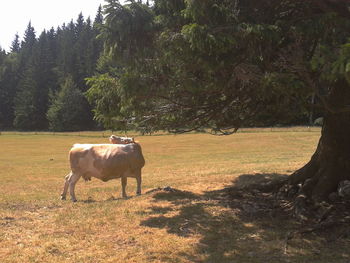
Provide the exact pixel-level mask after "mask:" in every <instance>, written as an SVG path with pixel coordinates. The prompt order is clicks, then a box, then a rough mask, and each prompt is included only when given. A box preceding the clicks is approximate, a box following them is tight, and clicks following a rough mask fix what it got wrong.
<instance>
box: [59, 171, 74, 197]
mask: <svg viewBox="0 0 350 263" xmlns="http://www.w3.org/2000/svg"><path fill="white" fill-rule="evenodd" d="M71 175H72V172H70V173H69V174H67V175H66V177H65V178H64V186H63V191H62V194H61V200H66V195H67V190H68V186H69V177H70V176H71Z"/></svg>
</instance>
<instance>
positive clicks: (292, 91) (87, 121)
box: [0, 0, 347, 134]
mask: <svg viewBox="0 0 350 263" xmlns="http://www.w3.org/2000/svg"><path fill="white" fill-rule="evenodd" d="M264 3H265V2H264ZM264 3H261V1H258V0H249V1H247V2H239V1H238V2H237V1H231V0H225V1H221V0H210V1H200V0H198V1H197V0H196V1H184V0H173V1H169V0H155V1H152V5H150V4H149V2H148V1H140V0H134V1H127V3H126V4H121V3H120V2H119V1H117V0H106V5H105V6H104V10H102V8H101V7H100V8H99V9H98V11H97V14H96V17H95V18H94V20H93V21H92V20H91V19H90V18H87V19H85V18H84V17H83V15H82V14H80V15H79V16H78V18H77V19H76V20H75V21H71V22H70V23H68V24H64V25H62V26H61V27H59V28H57V29H51V30H49V31H43V32H42V33H41V34H40V35H39V36H37V35H36V32H35V29H34V28H33V27H32V25H31V24H30V23H29V25H28V27H27V30H26V31H25V34H24V38H23V41H21V42H20V41H19V37H18V36H16V37H15V39H14V41H13V43H12V46H11V50H10V52H8V53H7V52H5V51H4V50H0V129H2V130H4V129H7V130H9V129H16V130H54V131H74V130H90V129H95V128H102V127H104V128H108V129H115V130H117V129H121V130H125V129H136V130H141V131H143V132H153V131H156V130H168V131H170V132H185V131H191V130H201V129H207V128H211V129H212V131H213V132H214V133H224V134H225V133H226V130H229V131H230V132H231V131H232V130H233V131H235V130H236V129H237V128H239V127H250V126H273V125H277V124H279V125H301V124H309V123H310V122H312V121H313V120H315V119H316V118H317V117H319V116H321V115H322V110H320V108H315V106H314V105H315V104H320V103H319V101H317V99H315V88H313V87H323V88H321V89H320V93H322V94H324V93H325V92H326V90H325V88H324V87H328V86H329V85H331V84H329V83H328V82H327V81H329V79H331V77H329V75H332V74H333V73H332V74H328V73H327V72H326V73H327V74H328V75H327V74H326V73H324V72H323V71H325V69H328V68H331V67H333V64H334V63H335V64H334V65H336V63H338V62H339V61H340V58H342V54H343V53H342V54H340V55H339V56H338V55H337V52H338V51H337V50H339V49H338V46H341V44H343V43H345V42H344V39H345V37H344V36H343V35H344V34H343V32H347V31H346V30H347V28H346V26H347V24H346V23H344V22H343V21H341V20H340V19H339V18H337V17H335V18H333V17H332V16H329V15H328V13H329V12H328V11H327V12H326V14H323V13H320V14H318V13H317V12H316V13H317V14H318V16H317V17H313V16H312V17H310V18H307V20H305V21H306V22H305V21H304V20H303V19H304V18H303V19H301V20H300V21H299V20H297V21H295V20H294V17H293V16H292V15H290V14H293V13H294V12H301V10H306V11H305V12H306V14H307V15H308V14H309V13H313V12H314V10H313V8H314V6H313V4H310V3H304V2H303V1H301V2H298V6H297V7H296V6H295V3H294V1H289V0H288V1H283V2H281V3H280V2H276V3H275V2H274V3H272V2H271V3H270V2H268V1H267V2H266V5H265V4H264ZM102 12H103V13H104V15H105V17H103V15H102ZM308 12H309V13H308ZM270 13H271V14H270ZM286 14H288V15H286ZM298 14H299V13H298ZM299 16H300V17H303V16H304V14H303V13H302V12H301V14H299ZM338 20H339V21H340V22H338ZM298 21H299V22H298ZM334 21H336V22H337V23H338V24H337V26H334V25H333V23H334ZM318 24H319V25H322V27H321V26H315V25H318ZM291 25H293V26H291ZM338 25H340V26H338ZM342 28H346V29H345V30H343V29H342ZM310 32H311V33H312V34H311V33H310ZM324 32H328V33H327V34H326V35H325V33H324ZM332 32H333V33H332ZM331 33H332V34H331ZM333 39H335V40H336V41H338V42H337V43H338V46H333V44H332V43H333V42H334V41H335V40H334V41H333ZM334 43H335V42H334ZM339 43H340V44H339ZM327 50H330V52H328V51H327ZM297 51H298V52H297ZM325 51H327V52H325ZM333 51H334V52H333ZM344 52H345V51H344ZM330 54H335V55H334V56H331V55H330ZM344 54H345V53H344ZM327 56H328V57H327ZM320 57H322V59H323V58H324V57H325V58H327V59H323V60H321V59H319V58H320ZM327 61H328V62H327ZM326 62H327V63H328V64H329V63H331V62H332V63H333V62H334V63H333V64H332V65H331V66H329V65H328V64H327V63H326ZM339 63H342V62H339ZM323 64H327V66H323ZM290 65H292V66H290ZM332 72H333V71H332ZM305 74H306V76H305ZM323 75H324V77H322V78H321V77H318V76H323ZM333 75H334V74H333ZM333 75H332V76H333ZM320 79H321V80H322V81H323V80H327V81H325V84H322V85H321V84H319V83H318V82H319V80H320Z"/></svg>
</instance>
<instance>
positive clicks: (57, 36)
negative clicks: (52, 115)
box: [0, 7, 103, 130]
mask: <svg viewBox="0 0 350 263" xmlns="http://www.w3.org/2000/svg"><path fill="white" fill-rule="evenodd" d="M102 24H103V17H102V9H101V7H100V8H99V9H98V13H97V16H96V19H95V22H94V24H92V23H91V20H90V18H87V19H86V20H85V19H84V16H83V15H82V14H79V16H78V18H77V20H76V22H70V23H69V24H67V25H63V26H62V27H59V28H57V30H55V29H53V28H51V29H50V30H49V31H46V30H44V31H43V32H41V34H40V35H39V36H38V37H37V35H36V32H35V29H34V28H33V26H32V25H31V23H29V24H28V26H27V29H26V31H25V33H24V38H23V41H21V43H20V42H19V36H18V34H16V36H15V38H14V41H13V42H12V45H11V47H10V53H5V52H4V51H2V50H0V105H1V107H0V129H13V128H15V129H20V130H46V129H48V128H49V127H51V128H52V127H60V128H59V129H60V130H62V129H69V130H72V129H74V130H77V129H80V130H84V129H91V128H93V127H94V122H93V120H92V114H91V107H90V105H89V104H88V103H87V101H86V99H85V98H84V97H83V95H82V94H83V92H84V91H86V89H87V86H86V83H85V78H87V77H89V76H92V75H93V74H94V72H95V69H96V63H97V60H98V58H99V56H100V54H101V52H102V49H103V45H102V40H97V39H96V36H97V35H98V34H99V33H100V27H101V26H102ZM67 78H72V81H73V82H74V85H75V89H76V91H74V92H73V91H72V92H68V93H69V94H72V96H74V98H72V99H73V100H75V103H80V102H81V105H79V107H82V108H79V111H80V113H81V114H82V116H85V117H84V118H80V119H78V121H77V123H76V124H74V125H73V124H72V123H71V122H72V119H71V118H69V119H68V120H67V122H66V123H68V124H64V123H63V124H62V125H61V126H59V125H58V124H57V120H58V119H57V118H56V119H55V121H56V122H55V124H51V123H49V121H50V120H49V119H48V118H47V112H48V109H49V108H50V107H51V108H52V106H53V105H52V106H51V102H54V101H56V98H53V97H52V96H54V95H53V94H56V95H57V94H60V89H61V87H63V86H64V85H63V84H65V83H66V79H67ZM65 94H67V92H66V93H65ZM50 96H51V98H50ZM61 96H62V95H61ZM56 104H57V103H56ZM55 106H57V105H55ZM82 112H83V113H82ZM65 114H66V115H63V116H67V117H69V114H67V113H65ZM73 115H74V114H73ZM60 121H62V122H64V121H65V120H63V119H60ZM77 125H78V126H79V128H78V127H77ZM62 127H64V128H62ZM55 129H56V128H55Z"/></svg>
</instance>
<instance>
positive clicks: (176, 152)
mask: <svg viewBox="0 0 350 263" xmlns="http://www.w3.org/2000/svg"><path fill="white" fill-rule="evenodd" d="M287 131H288V132H287ZM109 135H110V132H104V133H103V132H80V133H64V134H62V133H60V134H52V133H46V134H45V133H14V132H2V134H1V135H0V179H1V182H2V187H1V188H0V259H1V262H349V260H350V258H349V256H350V255H349V250H346V249H345V248H346V247H349V240H347V241H344V240H342V241H339V242H338V243H334V244H332V245H329V244H328V243H327V242H325V241H324V240H322V239H321V238H318V237H314V236H308V237H306V238H304V237H303V238H300V239H295V240H293V242H291V244H290V245H289V250H288V253H287V254H286V253H285V251H284V250H283V247H284V243H285V241H284V240H285V234H286V233H287V232H288V231H289V230H290V229H292V228H294V227H297V223H296V222H293V220H290V219H287V220H286V221H284V222H283V221H280V219H278V218H273V217H271V218H266V217H264V218H261V219H260V220H259V219H253V218H249V217H243V216H241V214H240V211H236V210H234V209H231V208H230V207H229V206H227V205H225V202H222V201H220V198H219V197H220V196H222V189H223V188H224V187H227V186H232V185H236V186H237V185H238V186H240V185H244V184H249V183H251V182H256V181H259V180H260V178H262V177H267V176H269V175H272V174H273V175H276V176H278V175H286V174H290V173H291V172H292V171H294V170H295V169H297V168H299V167H301V166H302V165H303V164H304V163H305V162H306V161H308V159H309V158H310V156H311V154H312V153H313V151H314V150H315V148H316V144H317V141H318V139H319V136H320V130H319V129H318V128H312V129H309V128H307V127H304V128H294V130H292V129H279V130H274V129H264V130H256V129H255V130H253V129H250V130H245V131H244V130H243V131H242V132H240V133H237V134H234V135H231V136H212V135H207V134H184V135H167V134H162V136H138V137H137V140H138V141H139V142H140V144H141V145H142V147H143V153H144V156H145V159H146V166H145V167H144V169H143V189H142V190H143V194H142V195H141V196H135V191H136V182H135V181H134V180H133V179H129V180H128V187H127V192H128V195H129V196H130V197H131V198H129V199H126V200H124V199H121V198H120V196H121V189H120V188H121V187H120V182H119V180H118V181H115V180H112V181H109V182H107V183H103V182H100V181H97V180H96V179H95V180H94V179H93V180H92V181H91V182H88V183H85V182H83V181H82V180H81V181H79V182H78V184H77V186H76V196H77V199H78V202H77V203H71V202H70V201H68V200H67V201H61V200H59V196H60V192H61V190H62V187H63V179H64V176H65V175H66V174H67V173H68V172H69V166H68V161H67V153H68V151H69V149H70V147H71V146H72V145H73V144H74V143H78V142H79V143H104V142H107V137H108V136H109ZM165 186H171V187H172V188H176V189H178V191H175V192H165V191H157V190H155V189H156V188H157V187H165ZM152 190H153V191H152ZM344 242H345V243H344ZM346 242H347V243H346ZM335 245H336V246H335Z"/></svg>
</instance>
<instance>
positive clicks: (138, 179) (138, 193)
mask: <svg viewBox="0 0 350 263" xmlns="http://www.w3.org/2000/svg"><path fill="white" fill-rule="evenodd" d="M135 177H136V182H137V189H136V194H137V195H140V194H141V169H140V170H139V171H137V172H135Z"/></svg>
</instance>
